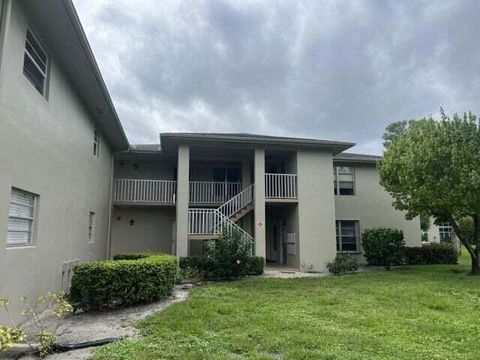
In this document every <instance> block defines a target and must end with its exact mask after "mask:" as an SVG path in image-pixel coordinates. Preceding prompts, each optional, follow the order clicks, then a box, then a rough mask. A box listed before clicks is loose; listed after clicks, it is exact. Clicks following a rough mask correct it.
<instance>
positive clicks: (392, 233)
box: [362, 228, 405, 270]
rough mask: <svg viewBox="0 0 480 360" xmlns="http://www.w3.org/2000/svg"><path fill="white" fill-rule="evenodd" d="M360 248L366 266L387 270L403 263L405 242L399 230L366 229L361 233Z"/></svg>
mask: <svg viewBox="0 0 480 360" xmlns="http://www.w3.org/2000/svg"><path fill="white" fill-rule="evenodd" d="M362 247H363V252H364V255H365V258H366V259H367V262H368V265H380V266H384V267H385V268H386V269H387V270H389V269H390V267H391V266H392V265H400V264H402V262H403V249H404V247H405V240H404V238H403V232H402V231H401V230H398V229H393V228H372V229H366V230H365V231H364V232H363V233H362Z"/></svg>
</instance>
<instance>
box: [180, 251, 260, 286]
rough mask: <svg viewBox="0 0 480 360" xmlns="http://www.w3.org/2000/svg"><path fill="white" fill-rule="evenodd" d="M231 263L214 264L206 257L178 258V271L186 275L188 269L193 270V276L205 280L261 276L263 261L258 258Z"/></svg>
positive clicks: (248, 258)
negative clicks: (199, 275)
mask: <svg viewBox="0 0 480 360" xmlns="http://www.w3.org/2000/svg"><path fill="white" fill-rule="evenodd" d="M239 261H240V263H237V261H236V260H234V261H233V262H215V261H214V260H213V259H209V258H207V257H206V256H187V257H183V258H180V262H179V265H180V269H181V270H182V271H185V273H186V274H188V271H186V270H188V269H195V270H196V272H195V275H198V274H201V276H202V277H203V279H205V280H222V279H232V278H238V277H241V276H246V275H253V276H257V275H262V274H263V270H264V267H265V259H264V258H263V257H259V256H248V257H246V258H244V259H243V260H239Z"/></svg>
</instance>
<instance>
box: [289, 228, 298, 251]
mask: <svg viewBox="0 0 480 360" xmlns="http://www.w3.org/2000/svg"><path fill="white" fill-rule="evenodd" d="M287 254H288V255H297V243H296V236H295V233H294V232H287Z"/></svg>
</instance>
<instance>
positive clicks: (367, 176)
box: [332, 164, 421, 246]
mask: <svg viewBox="0 0 480 360" xmlns="http://www.w3.org/2000/svg"><path fill="white" fill-rule="evenodd" d="M350 166H354V167H355V195H353V196H350V195H338V196H335V215H336V219H337V220H358V221H359V223H360V232H362V231H363V230H365V229H367V228H373V227H394V228H397V229H400V230H403V233H404V235H405V242H406V243H407V245H408V246H420V245H421V233H420V219H419V218H415V219H413V220H410V221H408V220H406V219H405V214H404V213H403V212H401V211H398V210H395V208H394V207H393V206H392V202H393V199H392V198H391V196H390V195H389V194H388V193H387V192H386V191H385V190H384V189H383V187H382V186H381V185H380V183H379V181H380V177H379V174H378V171H377V169H376V167H375V165H358V164H357V165H351V164H350ZM332 193H333V188H332Z"/></svg>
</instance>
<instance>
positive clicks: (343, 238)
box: [336, 220, 360, 252]
mask: <svg viewBox="0 0 480 360" xmlns="http://www.w3.org/2000/svg"><path fill="white" fill-rule="evenodd" d="M358 228H359V224H358V221H357V220H337V221H336V230H337V251H340V252H349V251H351V252H357V251H359V249H360V246H359V236H358V234H359V230H358Z"/></svg>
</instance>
